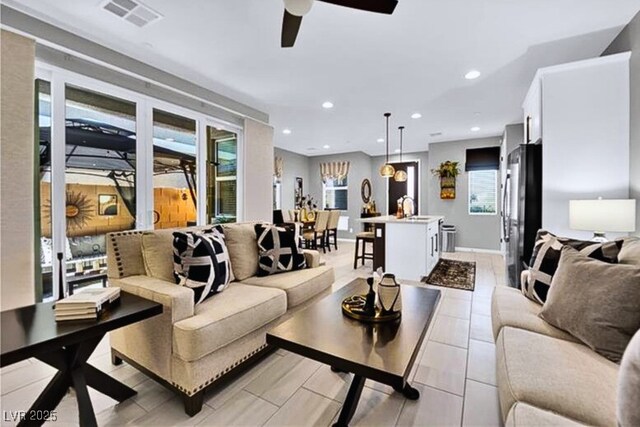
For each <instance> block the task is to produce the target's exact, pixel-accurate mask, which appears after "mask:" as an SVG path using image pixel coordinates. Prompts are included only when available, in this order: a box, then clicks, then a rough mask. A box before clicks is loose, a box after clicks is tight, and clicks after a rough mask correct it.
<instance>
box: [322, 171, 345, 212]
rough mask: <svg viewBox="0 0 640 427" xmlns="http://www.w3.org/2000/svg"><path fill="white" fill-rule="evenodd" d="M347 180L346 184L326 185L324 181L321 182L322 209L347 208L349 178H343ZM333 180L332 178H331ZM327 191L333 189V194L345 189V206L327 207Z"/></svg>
mask: <svg viewBox="0 0 640 427" xmlns="http://www.w3.org/2000/svg"><path fill="white" fill-rule="evenodd" d="M344 179H345V180H346V182H347V184H346V185H340V186H331V187H329V186H327V183H326V182H324V181H323V182H322V209H340V210H344V211H346V210H348V209H349V179H348V177H345V178H344ZM332 181H333V180H332ZM328 191H333V192H334V194H335V192H336V191H346V192H347V197H346V201H347V206H345V207H344V208H341V207H336V206H329V207H327V192H328ZM334 200H335V196H334Z"/></svg>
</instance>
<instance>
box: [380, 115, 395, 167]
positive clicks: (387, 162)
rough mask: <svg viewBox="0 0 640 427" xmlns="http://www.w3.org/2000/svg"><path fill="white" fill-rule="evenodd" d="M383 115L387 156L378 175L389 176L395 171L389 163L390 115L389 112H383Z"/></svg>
mask: <svg viewBox="0 0 640 427" xmlns="http://www.w3.org/2000/svg"><path fill="white" fill-rule="evenodd" d="M384 116H385V117H386V118H387V157H386V161H385V163H384V165H382V166H381V167H380V176H382V177H383V178H391V177H392V176H393V175H394V174H395V173H396V170H395V168H394V167H393V166H392V165H391V164H389V117H391V113H384Z"/></svg>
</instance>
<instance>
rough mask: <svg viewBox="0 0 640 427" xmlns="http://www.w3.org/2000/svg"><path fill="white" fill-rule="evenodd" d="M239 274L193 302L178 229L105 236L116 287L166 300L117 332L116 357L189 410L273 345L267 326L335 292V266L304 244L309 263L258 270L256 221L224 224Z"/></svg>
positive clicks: (114, 335)
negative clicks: (182, 276)
mask: <svg viewBox="0 0 640 427" xmlns="http://www.w3.org/2000/svg"><path fill="white" fill-rule="evenodd" d="M223 229H224V234H225V240H226V245H227V249H228V251H229V258H230V260H231V268H232V271H233V275H234V276H235V281H234V282H232V283H231V284H230V285H229V287H228V288H227V289H225V290H224V291H223V292H221V293H219V294H216V295H214V296H212V297H211V298H208V299H207V300H205V301H204V302H202V303H200V304H198V305H195V304H194V295H193V291H192V290H191V289H190V288H188V287H186V286H179V285H176V283H175V281H174V278H173V246H172V239H173V232H174V231H175V230H156V231H126V232H116V233H110V234H108V235H107V265H108V280H109V285H110V286H119V287H120V288H121V289H122V290H123V291H126V292H129V293H132V294H136V295H139V296H142V297H144V298H148V299H151V300H153V301H157V302H160V303H162V305H163V308H164V311H163V313H162V314H161V315H159V316H156V317H154V318H151V319H148V320H145V321H142V322H139V323H136V324H134V325H131V326H127V327H125V328H121V329H119V330H116V331H114V332H112V333H111V335H110V342H111V352H112V359H113V363H116V364H118V363H122V360H123V359H124V360H126V361H127V362H128V363H130V364H131V365H133V366H135V367H136V368H138V369H139V370H141V371H143V372H144V373H146V374H147V375H149V376H151V377H152V378H154V379H156V380H157V381H159V382H160V383H162V384H163V385H165V386H167V387H169V388H171V389H173V390H174V391H176V392H178V393H180V394H181V395H182V397H183V400H184V403H185V411H186V412H187V414H189V415H194V414H196V413H197V412H199V411H200V409H201V408H202V403H203V397H204V392H205V390H206V389H207V388H208V387H209V386H211V385H213V384H214V383H216V384H217V383H218V382H221V381H222V380H223V379H228V378H229V377H231V376H233V375H234V374H237V373H238V372H240V371H242V369H244V368H246V367H247V366H249V365H250V364H251V362H253V361H255V360H258V359H259V358H260V357H261V356H263V355H264V354H266V352H267V351H268V348H267V345H266V342H265V339H266V331H267V330H268V329H270V328H271V327H273V326H274V325H275V324H277V323H279V322H281V321H282V320H284V318H285V317H287V316H288V315H290V314H291V313H292V312H293V311H296V310H298V309H300V308H302V307H304V306H306V305H307V304H309V303H310V302H312V301H314V300H316V299H318V298H320V297H322V296H324V295H326V294H328V293H330V292H331V285H332V284H333V282H334V271H333V269H332V268H330V267H327V266H322V265H320V255H319V253H318V252H316V251H308V250H307V251H305V258H306V261H307V268H306V269H304V270H298V271H292V272H286V273H280V274H276V275H271V276H266V277H258V276H257V271H258V246H257V242H256V233H255V231H254V224H252V223H243V224H225V225H223Z"/></svg>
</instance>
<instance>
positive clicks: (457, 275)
mask: <svg viewBox="0 0 640 427" xmlns="http://www.w3.org/2000/svg"><path fill="white" fill-rule="evenodd" d="M421 282H422V283H426V284H428V285H435V286H443V287H445V288H455V289H464V290H465V291H473V289H474V287H475V283H476V263H475V262H467V261H455V260H452V259H440V260H439V261H438V264H436V266H435V267H434V269H433V270H432V271H431V274H429V277H425V278H423V279H422V280H421Z"/></svg>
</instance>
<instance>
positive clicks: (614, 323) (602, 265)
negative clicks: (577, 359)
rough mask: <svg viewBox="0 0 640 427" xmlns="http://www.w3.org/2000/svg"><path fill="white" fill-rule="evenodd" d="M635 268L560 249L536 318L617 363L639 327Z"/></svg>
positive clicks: (639, 273) (639, 271)
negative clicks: (551, 277)
mask: <svg viewBox="0 0 640 427" xmlns="http://www.w3.org/2000/svg"><path fill="white" fill-rule="evenodd" d="M638 307H640V267H638V266H635V265H625V264H609V263H606V262H602V261H599V260H596V259H593V258H589V257H587V256H584V255H582V254H581V253H579V252H578V251H576V250H575V249H572V248H570V247H568V246H565V247H564V248H562V251H561V255H560V263H559V264H558V269H557V271H556V272H555V274H554V276H553V282H552V285H551V289H549V295H548V297H547V301H546V302H545V303H544V305H543V306H542V310H541V311H540V317H542V318H543V319H544V320H545V321H547V322H548V323H550V324H552V325H553V326H555V327H557V328H560V329H562V330H564V331H566V332H568V333H570V334H571V335H573V336H574V337H576V338H578V339H579V340H580V341H582V342H583V343H584V344H586V345H587V346H588V347H590V348H591V349H592V350H594V351H596V352H598V353H600V354H601V355H603V356H604V357H606V358H607V359H610V360H612V361H614V362H619V361H620V358H621V357H622V353H624V350H625V348H626V347H627V344H628V343H629V340H631V337H632V336H633V334H635V333H636V331H638V329H640V310H638Z"/></svg>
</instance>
